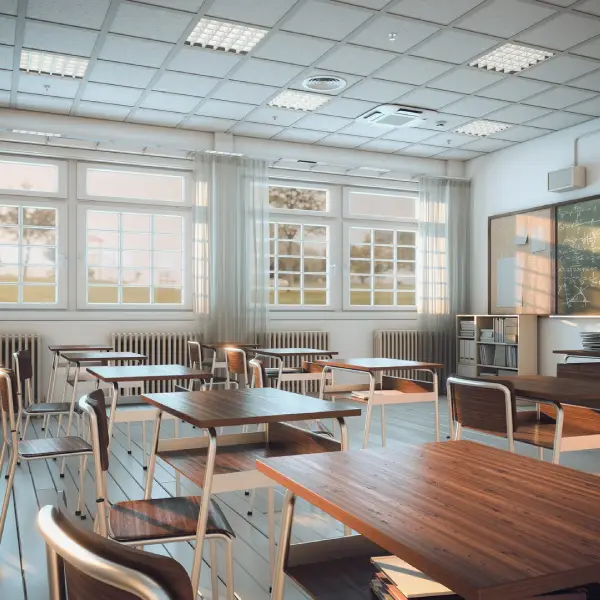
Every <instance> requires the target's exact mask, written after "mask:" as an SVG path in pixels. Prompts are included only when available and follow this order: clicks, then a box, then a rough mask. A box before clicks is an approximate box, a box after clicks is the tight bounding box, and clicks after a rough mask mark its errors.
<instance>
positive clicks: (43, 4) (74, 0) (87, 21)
mask: <svg viewBox="0 0 600 600" xmlns="http://www.w3.org/2000/svg"><path fill="white" fill-rule="evenodd" d="M109 6H110V0H29V2H28V3H27V17H28V18H29V19H38V20H40V21H50V22H53V23H61V24H63V25H75V26H77V27H88V28H89V29H100V28H101V27H102V23H103V22H104V17H106V13H107V12H108V7H109Z"/></svg>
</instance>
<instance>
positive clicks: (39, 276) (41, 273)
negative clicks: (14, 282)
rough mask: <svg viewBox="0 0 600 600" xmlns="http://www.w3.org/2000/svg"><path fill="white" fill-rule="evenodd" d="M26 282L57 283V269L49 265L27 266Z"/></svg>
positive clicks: (25, 270)
mask: <svg viewBox="0 0 600 600" xmlns="http://www.w3.org/2000/svg"><path fill="white" fill-rule="evenodd" d="M23 281H24V282H25V283H56V269H52V268H47V267H25V268H24V269H23Z"/></svg>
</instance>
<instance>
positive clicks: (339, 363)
mask: <svg viewBox="0 0 600 600" xmlns="http://www.w3.org/2000/svg"><path fill="white" fill-rule="evenodd" d="M315 363H317V364H318V365H321V366H324V367H333V368H335V369H348V370H351V371H364V372H366V373H376V372H378V371H394V370H395V371H406V370H410V369H442V368H443V367H444V365H441V364H439V363H430V362H420V361H413V360H396V359H394V358H334V359H332V360H316V361H315Z"/></svg>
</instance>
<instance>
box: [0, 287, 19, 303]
mask: <svg viewBox="0 0 600 600" xmlns="http://www.w3.org/2000/svg"><path fill="white" fill-rule="evenodd" d="M18 301H19V286H17V285H0V302H18Z"/></svg>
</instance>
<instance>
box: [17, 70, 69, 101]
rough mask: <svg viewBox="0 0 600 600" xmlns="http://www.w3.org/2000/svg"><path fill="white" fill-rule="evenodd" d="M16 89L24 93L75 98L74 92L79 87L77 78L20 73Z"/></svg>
mask: <svg viewBox="0 0 600 600" xmlns="http://www.w3.org/2000/svg"><path fill="white" fill-rule="evenodd" d="M18 89H19V92H25V93H26V94H39V95H40V96H58V97H59V98H75V94H77V90H78V89H79V81H78V80H77V79H67V78H58V77H50V76H49V75H48V76H46V75H29V74H27V73H20V76H19V88H18Z"/></svg>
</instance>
